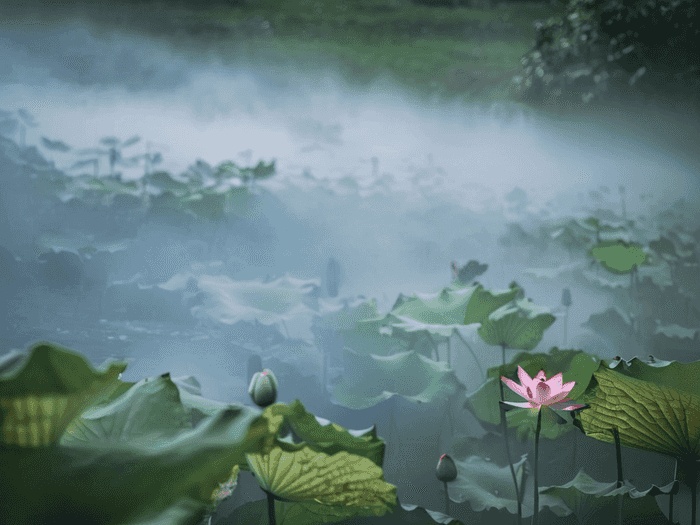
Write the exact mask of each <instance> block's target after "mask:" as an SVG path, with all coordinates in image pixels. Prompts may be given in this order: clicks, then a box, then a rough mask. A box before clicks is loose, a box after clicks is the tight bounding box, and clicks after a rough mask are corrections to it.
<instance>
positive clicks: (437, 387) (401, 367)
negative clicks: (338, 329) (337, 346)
mask: <svg viewBox="0 0 700 525" xmlns="http://www.w3.org/2000/svg"><path fill="white" fill-rule="evenodd" d="M343 363H344V365H345V373H344V374H343V378H342V381H341V382H340V383H339V384H338V385H337V386H336V387H335V389H334V390H333V398H334V399H335V400H336V401H337V402H338V403H339V404H341V405H343V406H346V407H348V408H352V409H354V410H362V409H364V408H369V407H372V406H374V405H376V404H378V403H380V402H382V401H385V400H387V399H390V398H391V397H392V396H395V395H400V396H402V397H403V398H404V399H407V400H408V401H411V402H413V403H434V402H437V403H442V402H443V401H444V400H445V399H447V398H449V397H451V396H452V395H454V394H455V393H457V392H460V391H463V390H464V389H465V386H464V385H463V384H462V383H461V382H460V381H459V380H458V379H457V376H456V375H455V372H454V370H453V369H451V368H450V367H449V366H448V365H447V363H444V362H436V361H433V360H432V359H429V358H427V357H425V356H422V355H420V354H418V353H417V352H414V351H411V352H402V353H399V354H394V355H392V356H386V357H385V356H376V355H361V354H358V353H356V352H353V351H351V350H347V349H345V350H344V352H343Z"/></svg>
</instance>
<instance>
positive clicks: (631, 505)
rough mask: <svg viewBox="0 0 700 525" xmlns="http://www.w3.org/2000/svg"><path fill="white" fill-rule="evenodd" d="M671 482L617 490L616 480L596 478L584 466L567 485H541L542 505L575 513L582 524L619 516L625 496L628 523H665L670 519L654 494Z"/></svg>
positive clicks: (559, 513) (557, 511)
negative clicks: (620, 498)
mask: <svg viewBox="0 0 700 525" xmlns="http://www.w3.org/2000/svg"><path fill="white" fill-rule="evenodd" d="M672 485H673V483H671V484H670V485H668V486H667V487H664V488H659V487H656V486H655V485H654V486H653V487H652V488H651V489H649V490H647V491H644V492H639V491H637V490H635V489H634V488H633V487H630V486H629V485H623V486H622V487H620V488H619V489H618V488H616V486H617V483H616V482H614V481H613V482H612V483H601V482H599V481H595V480H594V479H593V478H591V477H590V476H588V475H587V474H586V473H585V472H584V471H583V469H581V470H580V471H579V472H578V474H577V475H576V477H575V478H574V479H573V480H571V481H570V482H568V483H566V484H565V485H558V486H550V487H540V506H541V507H549V508H550V509H551V510H552V512H554V513H555V514H556V515H557V516H568V515H569V514H571V513H572V512H573V513H574V514H575V515H576V518H577V519H578V522H579V523H580V524H581V525H593V524H597V523H601V522H606V521H610V516H616V515H617V512H618V504H619V498H618V496H620V495H622V498H623V499H622V501H623V503H622V515H623V516H624V518H625V522H628V520H629V522H630V523H664V522H667V521H668V520H667V519H666V517H665V516H664V515H663V513H662V512H661V510H660V509H659V506H658V504H657V503H656V500H655V499H654V496H656V495H658V494H668V492H669V491H670V490H671V486H672ZM654 489H655V490H654ZM666 489H668V490H666Z"/></svg>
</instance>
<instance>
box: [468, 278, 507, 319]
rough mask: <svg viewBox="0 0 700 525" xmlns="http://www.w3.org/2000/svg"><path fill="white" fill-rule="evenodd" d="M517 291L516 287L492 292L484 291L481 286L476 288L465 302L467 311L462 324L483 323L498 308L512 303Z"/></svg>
mask: <svg viewBox="0 0 700 525" xmlns="http://www.w3.org/2000/svg"><path fill="white" fill-rule="evenodd" d="M519 291H520V289H519V288H518V287H514V288H510V289H509V290H503V291H497V292H492V291H490V290H485V289H484V288H483V286H481V285H479V286H477V287H476V289H475V290H474V291H473V293H472V294H471V296H470V297H469V301H468V302H467V310H466V312H465V314H464V319H462V321H461V322H462V324H465V325H469V324H472V323H484V322H485V321H486V319H488V317H489V315H491V314H492V313H493V312H494V311H496V310H497V309H498V308H501V307H503V306H505V305H506V304H508V303H509V302H511V301H514V300H515V298H516V297H517V296H518V292H519Z"/></svg>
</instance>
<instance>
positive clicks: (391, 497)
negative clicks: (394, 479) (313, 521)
mask: <svg viewBox="0 0 700 525" xmlns="http://www.w3.org/2000/svg"><path fill="white" fill-rule="evenodd" d="M246 459H247V462H248V465H249V466H250V468H251V471H252V472H253V474H254V475H255V478H256V479H257V481H258V483H259V484H260V486H261V487H262V488H263V490H265V491H267V492H269V493H271V494H273V495H274V496H275V497H277V498H280V499H283V500H286V501H291V502H298V503H301V504H302V505H304V506H306V505H308V506H309V511H311V510H312V509H313V512H315V513H321V514H323V510H325V508H327V507H333V509H332V510H331V509H328V510H329V514H331V515H334V516H336V517H342V516H343V515H344V516H345V517H347V516H352V515H355V514H357V513H358V511H360V510H362V511H365V512H367V514H368V515H375V516H382V515H384V514H386V513H388V512H391V510H392V509H393V508H394V507H395V506H396V503H397V502H396V487H395V486H393V485H390V484H389V483H386V482H385V481H384V472H383V471H382V469H381V467H379V466H377V465H376V464H375V463H373V462H372V461H370V460H369V459H367V458H364V457H360V456H355V455H353V454H349V453H347V452H344V451H341V452H338V453H337V454H333V455H328V454H325V453H323V452H318V451H316V450H314V449H312V448H309V447H303V448H301V449H300V450H297V451H294V452H287V451H285V450H283V449H282V448H274V449H272V451H271V452H270V453H269V454H266V455H262V454H255V453H251V454H247V455H246ZM344 512H347V513H348V514H344Z"/></svg>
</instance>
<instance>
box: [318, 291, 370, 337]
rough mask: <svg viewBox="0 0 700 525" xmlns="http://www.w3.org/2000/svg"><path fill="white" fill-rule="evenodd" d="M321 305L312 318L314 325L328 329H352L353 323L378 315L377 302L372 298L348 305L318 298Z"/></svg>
mask: <svg viewBox="0 0 700 525" xmlns="http://www.w3.org/2000/svg"><path fill="white" fill-rule="evenodd" d="M319 305H320V306H321V307H322V309H321V312H320V315H318V316H316V317H315V318H314V326H315V327H317V328H321V329H330V330H334V331H335V330H352V329H353V328H354V327H355V323H356V322H358V321H364V320H366V319H374V318H376V317H378V316H379V310H377V302H376V301H375V300H374V299H371V300H369V301H362V302H361V303H360V304H358V305H355V306H351V305H348V307H345V306H342V305H340V304H333V305H331V304H328V303H327V302H326V301H323V300H320V301H319Z"/></svg>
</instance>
